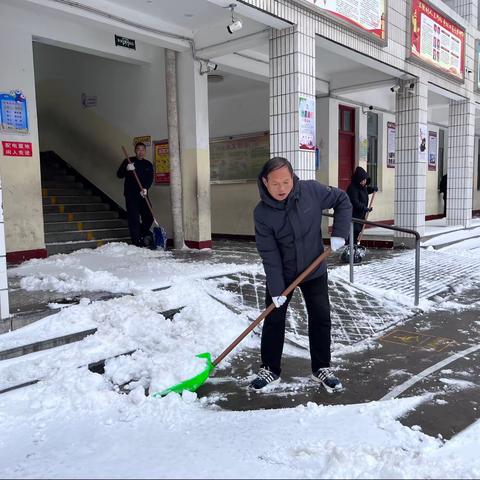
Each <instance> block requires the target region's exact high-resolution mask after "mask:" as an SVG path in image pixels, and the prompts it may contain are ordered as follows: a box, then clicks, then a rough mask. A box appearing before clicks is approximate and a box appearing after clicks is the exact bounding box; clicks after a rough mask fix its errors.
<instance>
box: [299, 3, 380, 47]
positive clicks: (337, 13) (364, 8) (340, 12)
mask: <svg viewBox="0 0 480 480" xmlns="http://www.w3.org/2000/svg"><path fill="white" fill-rule="evenodd" d="M297 1H298V0H297ZM300 3H308V4H310V5H314V6H315V7H317V9H318V10H320V11H322V12H324V13H327V14H329V15H331V16H333V17H334V18H335V19H337V20H340V21H341V22H342V23H344V24H346V25H348V26H353V27H355V28H356V29H358V30H360V31H362V32H364V33H368V34H371V35H373V36H374V37H376V38H378V39H380V40H385V25H386V21H385V20H386V8H385V0H303V1H301V2H300Z"/></svg>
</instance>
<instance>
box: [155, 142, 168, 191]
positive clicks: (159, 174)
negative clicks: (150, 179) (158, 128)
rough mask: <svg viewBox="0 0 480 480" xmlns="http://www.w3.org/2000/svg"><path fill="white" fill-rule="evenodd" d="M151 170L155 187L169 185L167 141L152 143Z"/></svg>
mask: <svg viewBox="0 0 480 480" xmlns="http://www.w3.org/2000/svg"><path fill="white" fill-rule="evenodd" d="M153 168H154V171H155V185H163V184H169V183H170V156H169V152H168V141H167V140H162V141H157V142H153Z"/></svg>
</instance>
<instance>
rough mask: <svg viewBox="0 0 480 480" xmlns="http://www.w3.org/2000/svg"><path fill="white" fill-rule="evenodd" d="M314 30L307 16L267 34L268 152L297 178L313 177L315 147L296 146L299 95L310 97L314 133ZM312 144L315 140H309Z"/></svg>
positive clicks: (297, 144)
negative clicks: (288, 166) (282, 160)
mask: <svg viewBox="0 0 480 480" xmlns="http://www.w3.org/2000/svg"><path fill="white" fill-rule="evenodd" d="M314 32H315V30H314V24H313V20H312V19H311V18H302V19H301V21H300V23H299V24H298V25H295V26H293V27H290V28H286V29H284V30H273V31H272V35H271V38H270V153H271V156H282V157H286V158H287V159H288V160H290V162H291V163H292V165H293V168H294V170H295V173H296V174H297V175H298V176H299V177H300V178H301V179H304V180H306V179H314V178H315V150H312V151H308V150H300V148H299V147H300V138H299V130H300V122H299V102H300V99H301V98H303V99H307V101H313V102H312V103H313V118H312V121H313V132H314V133H315V131H316V128H315V109H316V107H315V33H314ZM313 144H314V145H315V140H314V141H313Z"/></svg>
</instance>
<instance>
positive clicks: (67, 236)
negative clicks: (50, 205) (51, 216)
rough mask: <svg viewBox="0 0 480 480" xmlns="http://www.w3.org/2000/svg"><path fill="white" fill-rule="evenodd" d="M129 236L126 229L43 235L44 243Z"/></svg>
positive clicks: (103, 229)
mask: <svg viewBox="0 0 480 480" xmlns="http://www.w3.org/2000/svg"><path fill="white" fill-rule="evenodd" d="M128 236H129V231H128V228H126V227H121V228H102V229H98V230H83V231H73V232H51V233H45V243H63V242H80V241H86V240H104V239H106V238H124V237H128Z"/></svg>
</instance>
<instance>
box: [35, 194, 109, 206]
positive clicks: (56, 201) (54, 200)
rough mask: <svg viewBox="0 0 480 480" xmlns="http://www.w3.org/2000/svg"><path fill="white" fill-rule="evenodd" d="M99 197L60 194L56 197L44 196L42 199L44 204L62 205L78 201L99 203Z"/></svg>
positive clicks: (77, 202)
mask: <svg viewBox="0 0 480 480" xmlns="http://www.w3.org/2000/svg"><path fill="white" fill-rule="evenodd" d="M100 202H101V199H100V197H97V196H95V195H62V196H58V197H46V198H44V199H43V204H44V205H62V204H72V203H73V204H79V203H100Z"/></svg>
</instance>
